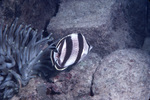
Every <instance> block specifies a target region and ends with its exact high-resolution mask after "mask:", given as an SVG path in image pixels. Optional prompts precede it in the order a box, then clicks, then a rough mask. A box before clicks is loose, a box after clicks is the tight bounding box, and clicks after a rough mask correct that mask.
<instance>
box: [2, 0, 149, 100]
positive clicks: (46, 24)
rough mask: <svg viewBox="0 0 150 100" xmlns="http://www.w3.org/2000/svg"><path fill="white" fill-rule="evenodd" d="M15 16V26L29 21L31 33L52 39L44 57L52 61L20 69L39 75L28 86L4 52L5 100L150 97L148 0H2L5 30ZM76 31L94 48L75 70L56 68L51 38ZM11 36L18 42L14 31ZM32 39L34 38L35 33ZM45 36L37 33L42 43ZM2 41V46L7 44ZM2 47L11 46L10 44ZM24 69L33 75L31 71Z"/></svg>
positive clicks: (144, 99)
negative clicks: (9, 66) (12, 66)
mask: <svg viewBox="0 0 150 100" xmlns="http://www.w3.org/2000/svg"><path fill="white" fill-rule="evenodd" d="M16 18H18V20H17V22H16V25H17V27H16V28H14V30H15V29H16V30H17V28H18V27H19V25H23V27H25V26H26V25H29V27H28V28H32V30H33V31H32V32H31V34H33V33H34V32H35V31H36V30H38V32H37V34H41V37H42V36H43V38H45V37H49V39H50V40H49V41H46V42H45V44H49V50H46V52H45V54H43V55H42V56H40V59H41V60H43V61H45V59H46V62H47V61H49V63H48V64H47V63H46V65H47V66H46V67H49V68H48V69H47V68H46V67H45V65H42V66H43V67H42V66H41V64H40V65H39V66H40V67H39V68H34V67H32V68H31V67H29V69H28V68H23V69H22V68H21V69H22V70H23V72H24V71H25V69H28V70H31V69H32V70H33V72H34V73H36V74H38V75H37V77H33V78H30V79H25V80H27V81H26V82H24V81H22V82H24V85H23V84H20V81H18V80H16V79H15V77H12V76H11V75H8V74H9V73H11V74H13V75H18V74H19V75H22V73H20V72H19V71H18V68H17V67H15V68H13V69H12V68H8V70H9V71H8V70H4V69H3V66H2V63H1V62H3V63H9V61H7V60H5V61H3V55H2V54H1V55H0V56H1V59H0V95H1V96H2V97H1V99H2V100H3V99H4V100H8V99H10V100H149V99H150V1H149V0H132V1H131V0H126V1H124V0H1V1H0V22H1V24H3V26H2V27H3V28H2V29H3V31H4V30H5V26H6V25H8V27H9V28H8V29H7V30H8V32H9V31H10V30H11V28H10V27H11V25H12V24H13V23H14V22H15V19H16ZM28 28H27V29H26V30H25V31H28ZM23 29H24V28H23ZM42 30H43V33H41V31H42ZM0 33H2V32H0ZM12 33H13V31H12ZM51 33H52V34H51ZM71 33H82V34H83V35H84V36H85V38H86V39H87V41H88V42H89V43H90V44H91V45H92V46H93V49H92V50H91V51H90V53H89V54H88V55H87V56H86V57H85V59H83V60H82V61H81V62H80V63H78V64H77V65H75V66H73V67H72V68H70V69H69V68H68V69H66V70H64V71H56V70H55V69H54V68H53V67H52V65H51V61H50V58H49V56H50V55H49V53H50V50H51V49H53V48H52V47H53V45H52V42H53V41H57V40H59V39H61V38H62V37H64V36H66V35H68V34H71ZM8 34H9V33H8ZM0 36H1V35H0ZM11 36H12V37H13V38H14V40H17V39H15V37H16V36H15V35H14V34H12V35H10V37H11ZM24 37H25V36H24ZM0 38H1V37H0ZM28 38H29V40H30V41H32V36H31V37H30V36H29V37H28ZM43 38H40V39H41V40H42V39H43ZM40 39H39V37H37V41H40ZM3 40H4V39H3ZM16 43H18V42H16ZM0 44H1V45H0V46H1V47H0V48H2V42H1V43H0ZM26 44H28V43H26ZM3 45H5V46H7V44H6V43H3ZM41 45H42V46H41V48H40V49H39V47H36V49H34V50H35V51H33V52H34V53H37V54H38V52H39V51H40V50H43V48H45V47H47V46H45V45H43V43H42V44H41ZM12 46H13V44H11V47H12ZM50 47H51V48H50ZM19 50H20V49H19ZM0 52H4V51H0ZM14 52H15V51H14ZM29 54H30V55H32V53H29ZM16 55H17V56H19V55H18V54H16ZM16 55H14V54H13V55H12V59H13V58H14V59H16ZM32 56H33V57H34V55H32ZM4 58H7V57H6V56H4ZM17 63H18V62H17ZM44 64H45V63H44ZM45 68H46V69H45ZM10 69H11V70H12V71H10ZM5 73H7V75H8V77H7V75H5ZM14 73H15V74H14ZM25 73H28V74H29V75H30V72H29V71H25ZM40 73H41V74H40ZM17 78H18V77H17ZM8 80H9V81H8ZM7 81H8V82H7ZM11 82H12V83H11ZM2 83H5V84H2ZM5 90H7V91H5ZM4 94H5V96H4ZM4 97H5V98H4Z"/></svg>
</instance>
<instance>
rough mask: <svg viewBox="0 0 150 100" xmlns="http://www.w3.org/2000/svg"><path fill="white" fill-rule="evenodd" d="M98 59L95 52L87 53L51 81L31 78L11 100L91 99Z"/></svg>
mask: <svg viewBox="0 0 150 100" xmlns="http://www.w3.org/2000/svg"><path fill="white" fill-rule="evenodd" d="M100 61H101V58H100V57H99V56H98V55H97V54H96V53H89V55H87V56H86V57H85V59H83V60H82V61H81V62H80V63H78V64H77V65H75V66H73V67H72V68H69V69H67V70H66V71H63V72H61V73H59V74H58V75H57V76H55V77H53V78H52V80H53V82H52V83H50V82H46V81H43V80H42V79H41V78H34V79H31V80H30V82H29V84H28V85H27V86H26V87H23V88H22V89H21V90H20V92H19V94H18V95H17V96H15V97H14V98H13V99H12V100H19V99H18V98H21V100H26V99H27V100H66V99H67V100H80V99H82V100H91V99H92V96H93V91H92V90H91V88H92V84H93V76H94V73H95V71H96V69H97V67H98V66H99V64H100ZM27 91H28V92H27Z"/></svg>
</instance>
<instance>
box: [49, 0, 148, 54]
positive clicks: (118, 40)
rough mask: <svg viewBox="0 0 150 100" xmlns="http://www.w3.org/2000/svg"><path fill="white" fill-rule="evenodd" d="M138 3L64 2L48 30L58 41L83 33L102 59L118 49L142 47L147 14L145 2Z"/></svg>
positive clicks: (64, 0) (102, 0)
mask: <svg viewBox="0 0 150 100" xmlns="http://www.w3.org/2000/svg"><path fill="white" fill-rule="evenodd" d="M138 1H140V3H139V2H138ZM138 1H137V2H136V3H134V1H129V0H128V1H118V0H111V1H110V0H101V1H99V0H92V1H91V0H86V1H85V0H62V3H61V4H60V8H59V11H58V13H57V15H56V17H53V18H52V19H51V21H50V23H49V25H48V28H47V30H48V31H49V32H52V33H54V34H53V35H54V37H55V38H56V39H58V38H60V37H63V36H65V35H67V34H70V33H74V32H80V33H83V34H84V35H85V37H86V38H87V40H88V41H89V43H90V44H91V45H93V47H94V49H93V51H94V52H97V53H98V54H100V55H101V56H105V55H108V54H109V53H111V52H112V51H115V50H117V49H122V48H129V47H136V48H140V47H141V46H142V43H143V41H144V37H145V34H146V33H145V29H144V27H145V22H146V20H145V17H146V14H145V13H146V12H145V9H143V6H144V5H145V2H142V0H138ZM128 2H130V3H129V4H130V5H128ZM133 4H135V6H134V7H133ZM138 7H139V8H138ZM144 7H145V6H144ZM127 8H128V9H127ZM132 8H133V9H132ZM134 11H136V13H135V12H134ZM141 12H142V14H141ZM144 12H145V13H144ZM129 15H130V16H132V18H131V17H130V16H129ZM139 18H140V20H139ZM132 19H134V20H132ZM137 22H138V23H137ZM132 26H133V27H132ZM135 26H137V27H138V28H136V27H135ZM141 26H142V27H141Z"/></svg>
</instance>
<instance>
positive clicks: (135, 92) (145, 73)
mask: <svg viewBox="0 0 150 100" xmlns="http://www.w3.org/2000/svg"><path fill="white" fill-rule="evenodd" d="M93 90H94V94H95V96H97V97H98V98H99V97H101V98H103V99H104V100H120V99H121V100H149V98H150V56H149V55H148V54H147V53H145V52H143V51H142V50H138V49H124V50H117V51H115V52H113V53H111V54H110V55H108V56H107V57H105V58H104V59H103V60H102V63H101V65H100V66H99V68H98V70H97V71H96V73H95V80H94V85H93ZM96 100H97V99H96Z"/></svg>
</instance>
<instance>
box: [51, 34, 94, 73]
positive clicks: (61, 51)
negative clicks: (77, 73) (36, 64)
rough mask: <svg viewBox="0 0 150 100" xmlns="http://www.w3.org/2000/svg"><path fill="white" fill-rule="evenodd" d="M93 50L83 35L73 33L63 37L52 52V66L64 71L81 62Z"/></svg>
mask: <svg viewBox="0 0 150 100" xmlns="http://www.w3.org/2000/svg"><path fill="white" fill-rule="evenodd" d="M91 49H92V46H90V45H89V44H88V43H87V41H86V39H85V37H84V36H83V35H82V34H81V33H73V34H70V35H67V36H65V37H63V38H62V39H61V40H60V41H59V42H58V43H57V45H56V51H52V52H51V60H52V64H53V65H54V66H55V68H56V69H57V70H64V69H66V68H67V67H69V66H72V65H74V64H76V63H78V62H80V61H81V60H82V59H83V58H84V57H85V56H86V55H87V54H88V52H89V51H90V50H91Z"/></svg>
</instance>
